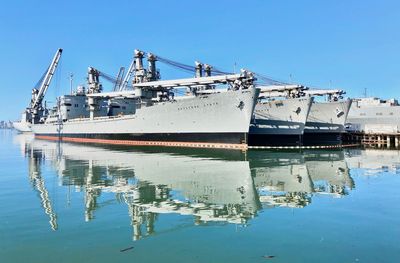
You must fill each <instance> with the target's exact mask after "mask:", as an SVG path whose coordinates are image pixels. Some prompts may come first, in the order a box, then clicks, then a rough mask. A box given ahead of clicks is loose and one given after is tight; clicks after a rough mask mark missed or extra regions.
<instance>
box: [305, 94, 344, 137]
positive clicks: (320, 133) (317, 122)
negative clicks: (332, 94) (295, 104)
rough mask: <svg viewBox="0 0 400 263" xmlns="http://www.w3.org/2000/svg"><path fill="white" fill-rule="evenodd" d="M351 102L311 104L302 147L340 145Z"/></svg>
mask: <svg viewBox="0 0 400 263" xmlns="http://www.w3.org/2000/svg"><path fill="white" fill-rule="evenodd" d="M350 106H351V100H345V101H336V102H313V103H312V105H311V109H310V113H309V115H308V117H307V122H306V127H305V129H304V138H303V139H304V140H303V143H304V145H337V144H341V143H342V139H341V138H342V134H343V133H344V132H345V123H346V119H347V115H348V113H349V110H350Z"/></svg>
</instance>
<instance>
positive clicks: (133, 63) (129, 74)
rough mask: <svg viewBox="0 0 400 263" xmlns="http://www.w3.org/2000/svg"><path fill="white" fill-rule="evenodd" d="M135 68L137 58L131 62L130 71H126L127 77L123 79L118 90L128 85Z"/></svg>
mask: <svg viewBox="0 0 400 263" xmlns="http://www.w3.org/2000/svg"><path fill="white" fill-rule="evenodd" d="M134 70H135V59H133V60H132V62H131V64H130V65H129V68H128V71H127V72H126V75H125V78H124V80H123V81H122V84H121V86H120V87H119V90H118V91H123V90H125V89H126V87H127V86H128V82H129V80H130V79H131V77H132V75H133V71H134Z"/></svg>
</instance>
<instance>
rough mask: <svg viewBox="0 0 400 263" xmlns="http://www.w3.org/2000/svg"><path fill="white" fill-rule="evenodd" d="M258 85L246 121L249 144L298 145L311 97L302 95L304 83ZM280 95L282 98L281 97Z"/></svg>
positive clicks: (300, 140) (300, 141) (300, 142)
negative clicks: (257, 91) (257, 95)
mask: <svg viewBox="0 0 400 263" xmlns="http://www.w3.org/2000/svg"><path fill="white" fill-rule="evenodd" d="M259 88H260V89H261V93H260V95H259V101H258V103H257V105H256V107H255V109H254V117H253V120H252V122H251V124H250V134H249V144H250V145H254V146H296V145H301V144H302V136H303V133H304V128H305V124H306V120H307V116H308V114H309V111H310V107H311V103H312V101H313V98H312V97H305V96H303V93H302V92H303V90H304V89H305V87H303V86H300V85H275V86H264V87H259ZM282 97H286V98H284V99H282ZM280 98H281V99H280Z"/></svg>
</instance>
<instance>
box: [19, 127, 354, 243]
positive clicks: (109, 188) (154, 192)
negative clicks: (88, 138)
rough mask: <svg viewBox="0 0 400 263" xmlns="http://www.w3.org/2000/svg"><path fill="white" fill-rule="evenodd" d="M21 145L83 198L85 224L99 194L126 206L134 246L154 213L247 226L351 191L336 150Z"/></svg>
mask: <svg viewBox="0 0 400 263" xmlns="http://www.w3.org/2000/svg"><path fill="white" fill-rule="evenodd" d="M21 136H22V135H21ZM21 138H23V137H21ZM22 144H23V145H24V146H23V147H22V148H26V149H29V150H31V151H33V152H41V154H42V157H41V158H42V159H43V158H44V157H43V156H45V158H46V159H48V160H50V161H51V162H53V163H54V164H56V165H57V167H56V170H57V171H58V175H59V177H60V180H61V184H62V185H64V186H71V187H73V188H75V189H77V190H79V191H82V192H84V195H85V219H86V220H91V219H92V218H94V216H95V213H96V211H97V209H98V208H99V207H102V206H104V205H105V204H104V203H103V204H102V203H99V202H98V200H99V197H100V196H101V195H102V194H103V193H113V194H115V196H116V200H117V201H119V202H122V203H126V204H127V206H128V211H129V215H130V217H131V224H132V227H133V238H134V239H139V238H141V237H143V236H146V235H150V234H152V233H153V232H154V231H155V230H154V229H155V223H156V222H157V220H158V218H159V214H163V213H168V214H171V213H176V214H180V215H190V216H193V218H194V223H195V224H200V225H203V224H207V223H210V222H228V223H235V224H247V222H248V221H249V220H250V219H251V218H253V217H254V216H256V215H257V211H258V210H259V209H260V208H261V205H262V206H263V207H265V208H268V207H276V206H288V207H304V206H306V205H308V204H309V203H310V202H311V197H312V195H313V194H315V193H329V194H334V195H335V196H341V195H344V194H346V191H343V189H351V188H352V187H353V184H354V183H353V181H352V179H351V178H350V177H349V173H348V169H347V166H346V163H345V162H344V158H343V156H344V155H343V152H341V151H334V152H331V151H329V152H328V151H320V152H316V151H309V152H302V153H301V152H271V151H249V152H247V153H238V152H235V153H234V154H232V151H228V152H226V151H221V152H219V153H216V152H215V151H213V152H208V151H206V150H200V151H199V150H196V151H193V150H186V149H178V150H176V151H172V150H171V149H149V148H144V149H139V150H138V149H131V148H126V147H114V146H112V147H111V146H106V147H100V146H85V145H80V144H71V143H61V144H57V143H56V142H50V141H41V140H32V141H30V142H29V141H27V142H23V143H22ZM58 145H59V146H60V147H57V146H58ZM60 148H61V149H60ZM60 152H61V153H62V154H60ZM29 157H31V158H33V159H35V158H36V157H35V156H29ZM33 163H37V162H33ZM321 185H323V186H325V187H321ZM260 201H261V202H260Z"/></svg>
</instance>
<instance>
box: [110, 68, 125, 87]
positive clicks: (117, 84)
mask: <svg viewBox="0 0 400 263" xmlns="http://www.w3.org/2000/svg"><path fill="white" fill-rule="evenodd" d="M124 72H125V67H121V68H120V69H119V71H118V74H117V79H116V81H115V84H114V88H113V91H119V89H120V88H121V85H122V82H123V80H122V78H123V76H124Z"/></svg>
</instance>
